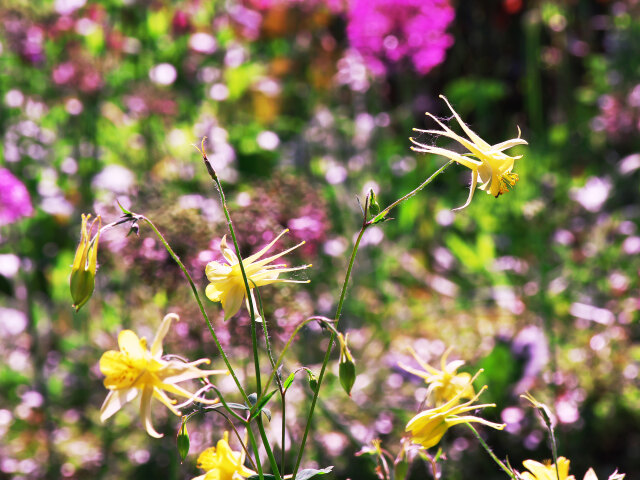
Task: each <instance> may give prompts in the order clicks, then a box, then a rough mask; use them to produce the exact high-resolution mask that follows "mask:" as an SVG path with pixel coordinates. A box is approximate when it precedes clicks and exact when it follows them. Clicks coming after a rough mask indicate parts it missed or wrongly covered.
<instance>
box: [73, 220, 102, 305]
mask: <svg viewBox="0 0 640 480" xmlns="http://www.w3.org/2000/svg"><path fill="white" fill-rule="evenodd" d="M90 218H91V214H89V215H84V214H83V215H82V232H81V237H80V244H79V245H78V249H77V250H76V256H75V258H74V259H73V265H71V280H70V286H71V298H73V307H74V308H75V309H76V312H77V311H78V310H80V308H81V307H82V306H83V305H84V304H85V303H87V301H88V300H89V299H90V298H91V295H92V294H93V287H94V285H95V278H96V266H97V263H98V240H99V239H100V227H102V220H101V218H100V215H98V216H97V217H96V218H95V219H94V220H93V222H91V224H90V225H89V226H87V224H88V222H89V219H90ZM96 221H97V222H98V231H97V233H96V235H95V236H94V237H93V238H92V239H91V240H89V237H90V236H91V231H92V230H93V225H94V224H95V223H96Z"/></svg>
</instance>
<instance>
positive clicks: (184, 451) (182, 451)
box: [176, 416, 189, 463]
mask: <svg viewBox="0 0 640 480" xmlns="http://www.w3.org/2000/svg"><path fill="white" fill-rule="evenodd" d="M176 444H177V445H178V455H180V463H182V462H184V459H185V458H187V455H188V454H189V432H188V431H187V417H185V416H183V417H182V426H181V427H180V431H179V432H178V437H177V438H176Z"/></svg>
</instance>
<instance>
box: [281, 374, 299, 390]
mask: <svg viewBox="0 0 640 480" xmlns="http://www.w3.org/2000/svg"><path fill="white" fill-rule="evenodd" d="M295 378H296V374H295V372H291V374H290V375H289V376H288V377H287V379H286V380H285V381H284V383H283V384H282V389H283V390H286V389H287V388H289V387H290V386H291V384H292V383H293V380H294V379H295Z"/></svg>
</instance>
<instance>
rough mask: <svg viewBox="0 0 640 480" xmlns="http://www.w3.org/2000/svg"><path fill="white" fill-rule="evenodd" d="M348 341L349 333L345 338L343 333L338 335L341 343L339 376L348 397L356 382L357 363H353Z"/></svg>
mask: <svg viewBox="0 0 640 480" xmlns="http://www.w3.org/2000/svg"><path fill="white" fill-rule="evenodd" d="M348 340H349V334H348V333H347V334H346V335H345V336H343V335H342V334H341V333H339V334H338V341H339V342H340V365H339V366H338V374H339V377H340V384H341V385H342V388H344V391H345V392H347V395H349V396H351V389H352V388H353V384H354V383H355V381H356V363H355V362H354V361H353V356H352V355H351V352H350V351H349V347H348V346H347V342H348Z"/></svg>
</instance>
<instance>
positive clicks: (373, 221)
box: [293, 160, 455, 479]
mask: <svg viewBox="0 0 640 480" xmlns="http://www.w3.org/2000/svg"><path fill="white" fill-rule="evenodd" d="M452 163H455V162H454V161H453V160H450V161H449V162H447V163H445V164H444V165H443V166H441V167H440V168H439V169H438V170H436V171H435V172H434V173H433V174H432V175H431V176H430V177H429V178H427V179H426V180H425V181H424V182H422V183H421V184H420V185H418V186H417V187H416V188H415V189H413V190H412V191H410V192H409V193H407V194H406V195H404V196H403V197H401V198H399V199H398V200H396V201H395V202H393V203H392V204H391V205H389V206H388V207H386V208H385V209H384V210H382V211H381V212H380V213H378V214H377V215H376V216H375V217H373V218H371V219H370V220H367V215H368V204H369V198H368V197H367V201H366V202H365V206H364V209H363V220H362V228H361V229H360V233H358V238H357V239H356V242H355V244H354V246H353V250H352V252H351V258H350V259H349V266H348V267H347V273H346V274H345V279H344V283H343V284H342V291H341V293H340V300H339V301H338V307H337V308H336V315H335V317H334V320H335V325H334V327H335V328H336V329H337V327H338V322H339V321H340V314H341V313H342V306H343V304H344V298H345V295H346V293H347V286H348V283H349V278H350V277H351V270H352V269H353V264H354V263H355V259H356V254H357V253H358V247H359V246H360V241H361V240H362V236H363V235H364V232H365V231H366V229H367V228H368V227H370V226H371V225H375V224H376V223H378V222H381V221H383V220H384V218H385V217H386V215H387V214H388V213H389V212H390V211H391V210H392V209H393V208H395V207H397V206H398V205H400V204H401V203H402V202H404V201H405V200H408V199H409V198H411V197H413V196H414V195H416V194H417V193H418V192H420V191H421V190H422V189H424V188H425V187H426V186H427V185H429V184H430V183H431V182H432V181H433V180H434V179H435V178H436V177H437V176H438V175H440V174H441V173H442V172H444V171H445V170H446V169H447V168H448V167H449V166H450V165H451V164H452ZM335 338H336V333H335V332H333V331H332V333H331V338H330V339H329V345H328V346H327V352H326V353H325V356H324V360H323V362H322V368H321V369H320V375H319V376H318V388H317V389H316V391H315V392H314V395H313V399H312V400H311V407H310V408H309V414H308V416H307V423H306V426H305V429H304V434H303V435H302V443H301V444H300V451H299V452H298V457H297V459H296V465H295V468H294V469H293V478H294V479H295V477H296V473H298V468H299V467H300V462H301V460H302V454H303V453H304V446H305V444H306V442H307V437H308V435H309V429H310V426H311V418H312V417H313V411H314V409H315V406H316V402H317V399H318V394H319V392H320V387H321V385H322V380H323V378H324V374H325V371H326V369H327V364H328V363H329V356H330V355H331V349H332V348H333V343H334V341H335Z"/></svg>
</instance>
